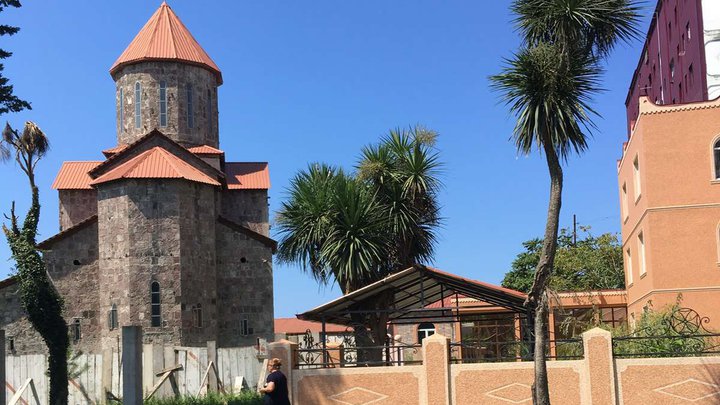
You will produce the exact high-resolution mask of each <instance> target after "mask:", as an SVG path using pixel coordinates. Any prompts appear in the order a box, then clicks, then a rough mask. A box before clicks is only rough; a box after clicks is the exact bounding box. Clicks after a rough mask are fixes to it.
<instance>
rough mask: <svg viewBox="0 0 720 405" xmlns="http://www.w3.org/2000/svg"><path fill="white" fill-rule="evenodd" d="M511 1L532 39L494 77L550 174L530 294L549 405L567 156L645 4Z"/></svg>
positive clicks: (541, 393)
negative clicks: (549, 325)
mask: <svg viewBox="0 0 720 405" xmlns="http://www.w3.org/2000/svg"><path fill="white" fill-rule="evenodd" d="M511 8H512V10H513V12H515V14H516V15H517V18H516V20H515V23H516V25H517V26H518V28H519V30H520V32H521V34H522V35H523V37H524V40H525V44H524V46H523V47H522V49H521V50H520V51H519V52H518V53H517V54H515V55H514V57H513V58H511V59H509V60H506V61H505V66H504V69H503V73H501V74H498V75H495V76H492V77H491V78H490V80H491V83H492V86H493V88H494V89H495V90H497V91H499V92H500V93H501V95H502V98H503V99H504V101H505V102H506V103H507V105H508V106H509V108H510V111H511V112H512V113H513V114H514V115H515V116H516V117H517V122H516V125H515V128H514V130H513V137H512V138H513V141H514V143H515V145H516V147H517V149H518V151H519V152H521V153H524V154H528V153H530V152H532V150H533V149H534V148H536V147H537V148H538V149H539V150H541V151H542V153H544V154H545V158H546V161H547V166H548V171H549V173H550V201H549V204H548V213H547V222H546V225H545V233H544V238H543V245H542V250H541V253H540V260H539V262H538V265H537V268H536V271H535V278H534V280H533V285H532V287H531V289H530V292H529V293H528V296H527V300H526V305H527V306H528V309H529V311H532V313H533V317H534V325H533V332H534V336H535V343H534V359H535V382H534V384H533V403H534V404H541V405H549V404H550V396H549V390H548V379H547V368H546V364H545V347H546V343H547V336H546V335H545V330H546V327H545V322H546V318H547V312H548V308H547V287H548V281H549V278H550V275H551V274H552V269H553V263H554V260H555V250H556V248H557V236H558V225H559V219H560V207H561V205H562V186H563V170H562V165H561V163H562V161H564V160H565V159H566V158H567V157H568V156H569V155H570V154H571V153H582V152H583V151H584V150H585V149H586V148H587V145H588V144H587V138H588V134H589V133H590V131H591V130H592V129H593V128H594V125H593V122H592V120H591V116H592V115H596V113H595V111H594V110H593V109H592V107H591V106H590V101H591V97H592V95H593V94H595V93H596V92H598V91H600V88H599V78H600V75H601V72H602V69H601V68H600V62H601V61H602V60H603V59H604V58H606V57H607V56H608V54H609V52H610V51H611V50H612V49H613V48H614V46H615V45H616V44H617V43H618V42H619V41H630V40H631V39H633V38H635V37H637V36H638V34H639V30H638V28H637V24H638V19H639V14H638V11H639V6H638V4H637V2H636V1H635V0H515V1H514V3H513V5H512V6H511Z"/></svg>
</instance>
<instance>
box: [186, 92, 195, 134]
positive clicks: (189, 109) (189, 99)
mask: <svg viewBox="0 0 720 405" xmlns="http://www.w3.org/2000/svg"><path fill="white" fill-rule="evenodd" d="M185 93H186V94H187V126H188V128H192V127H193V126H194V125H195V117H194V115H193V91H192V85H191V84H190V83H188V84H187V85H185Z"/></svg>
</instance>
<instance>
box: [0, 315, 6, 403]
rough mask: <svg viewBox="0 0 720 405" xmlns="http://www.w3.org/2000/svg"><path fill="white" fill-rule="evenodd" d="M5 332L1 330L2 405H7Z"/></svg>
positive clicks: (0, 389) (0, 376)
mask: <svg viewBox="0 0 720 405" xmlns="http://www.w3.org/2000/svg"><path fill="white" fill-rule="evenodd" d="M6 350H7V349H6V348H5V331H4V330H2V329H0V404H1V405H5V404H6V403H7V398H5V351H6Z"/></svg>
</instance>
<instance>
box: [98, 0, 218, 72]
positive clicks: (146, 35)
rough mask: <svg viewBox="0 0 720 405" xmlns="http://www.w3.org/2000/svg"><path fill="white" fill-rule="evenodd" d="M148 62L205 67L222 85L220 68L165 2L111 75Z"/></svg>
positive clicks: (116, 64)
mask: <svg viewBox="0 0 720 405" xmlns="http://www.w3.org/2000/svg"><path fill="white" fill-rule="evenodd" d="M147 60H171V61H180V62H187V63H190V64H193V65H198V66H202V67H204V68H206V69H208V70H210V71H211V72H213V73H215V75H216V76H217V80H218V84H222V73H221V72H220V69H219V68H218V67H217V65H216V64H215V62H213V61H212V59H210V56H208V54H207V53H206V52H205V50H204V49H203V48H202V47H201V46H200V44H198V42H197V41H196V40H195V38H193V36H192V34H191V33H190V31H188V29H187V28H186V27H185V25H183V23H182V22H181V21H180V19H179V18H178V16H177V15H176V14H175V13H174V12H173V11H172V9H171V8H170V6H168V5H167V3H165V2H163V3H162V4H161V5H160V8H158V9H157V11H156V12H155V14H153V15H152V17H150V19H149V20H148V22H147V23H145V26H144V27H142V29H141V30H140V32H139V33H138V34H137V35H136V36H135V39H133V40H132V42H131V43H130V45H128V47H127V48H126V49H125V51H124V52H123V53H122V55H120V57H119V58H118V59H117V60H116V61H115V63H113V65H112V67H111V68H110V74H112V75H114V74H115V73H116V72H118V71H119V70H120V69H121V68H122V67H123V66H126V65H130V64H133V63H138V62H142V61H147Z"/></svg>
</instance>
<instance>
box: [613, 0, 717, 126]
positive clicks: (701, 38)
mask: <svg viewBox="0 0 720 405" xmlns="http://www.w3.org/2000/svg"><path fill="white" fill-rule="evenodd" d="M642 96H646V97H648V98H649V99H650V101H652V102H653V103H655V104H656V105H667V104H678V103H689V102H696V101H706V100H712V99H714V98H717V97H718V96H720V2H718V1H717V0H659V1H658V3H657V6H656V8H655V11H654V13H653V16H652V20H651V22H650V28H649V30H648V33H647V37H646V40H645V45H644V47H643V51H642V53H641V55H640V59H639V61H638V65H637V68H636V69H635V73H634V75H633V78H632V81H631V83H630V88H629V90H628V95H627V98H626V99H625V106H626V108H627V121H628V133H630V132H631V131H632V128H633V127H634V126H635V123H636V121H637V119H638V115H639V110H638V100H639V99H640V97H642Z"/></svg>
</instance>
